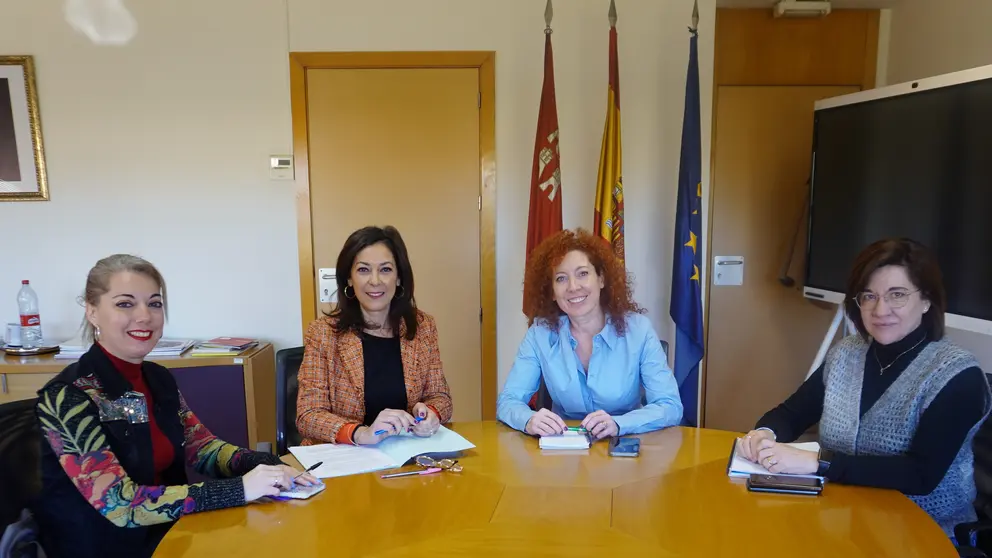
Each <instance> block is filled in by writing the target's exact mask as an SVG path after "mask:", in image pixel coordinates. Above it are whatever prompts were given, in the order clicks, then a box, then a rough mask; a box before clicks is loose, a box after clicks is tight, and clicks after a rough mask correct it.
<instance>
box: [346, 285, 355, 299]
mask: <svg viewBox="0 0 992 558" xmlns="http://www.w3.org/2000/svg"><path fill="white" fill-rule="evenodd" d="M348 287H351V294H348ZM344 296H345V297H347V298H355V287H352V286H351V285H345V286H344Z"/></svg>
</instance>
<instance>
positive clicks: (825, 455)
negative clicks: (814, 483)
mask: <svg viewBox="0 0 992 558" xmlns="http://www.w3.org/2000/svg"><path fill="white" fill-rule="evenodd" d="M833 459H834V452H832V451H830V450H828V449H824V448H822V447H821V448H820V451H819V452H817V454H816V460H817V461H818V462H819V464H820V466H819V467H817V468H816V474H817V475H818V476H821V477H822V476H823V475H826V474H827V469H829V468H830V462H831V461H833Z"/></svg>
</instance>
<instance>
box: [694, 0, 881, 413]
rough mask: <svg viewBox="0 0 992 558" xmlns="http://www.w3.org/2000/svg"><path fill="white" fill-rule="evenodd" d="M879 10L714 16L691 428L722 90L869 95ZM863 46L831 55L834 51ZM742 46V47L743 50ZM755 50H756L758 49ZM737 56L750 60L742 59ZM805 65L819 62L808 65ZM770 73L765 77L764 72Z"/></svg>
mask: <svg viewBox="0 0 992 558" xmlns="http://www.w3.org/2000/svg"><path fill="white" fill-rule="evenodd" d="M880 22H881V10H879V9H849V10H836V11H834V12H832V13H831V14H830V15H828V16H826V17H825V18H820V19H801V18H800V19H790V18H776V17H773V16H772V13H771V10H768V9H766V8H717V10H716V21H715V25H714V32H713V35H714V52H713V100H712V109H711V114H712V118H711V121H710V146H711V148H710V160H709V168H710V180H709V191H708V192H707V194H706V197H705V200H704V201H705V202H706V206H707V208H706V212H707V230H706V231H705V238H704V239H703V244H704V245H705V246H706V251H705V252H703V253H704V254H705V256H706V258H707V260H708V261H705V262H703V274H704V275H705V277H706V285H705V286H704V287H703V292H704V293H705V294H704V303H703V344H704V346H705V347H707V350H706V351H704V353H703V359H702V361H701V362H700V374H699V387H698V389H699V392H698V393H699V404H698V411H697V412H698V418H699V422H697V424H698V425H699V426H700V427H705V426H706V376H707V370H706V368H707V362H708V360H709V359H708V356H709V349H708V347H709V346H710V301H711V300H712V297H711V296H710V294H709V289H710V287H711V286H712V285H713V266H712V265H710V262H711V261H712V259H713V201H714V198H715V197H716V191H717V188H718V185H719V177H718V176H717V175H716V157H717V152H716V135H717V125H718V123H719V119H720V114H719V111H718V110H717V107H718V106H719V102H720V88H721V87H723V86H747V85H758V86H775V85H780V86H796V85H842V86H843V85H850V86H859V87H861V89H862V90H865V89H874V87H875V80H876V73H877V70H878V52H879V44H878V38H879V26H880ZM839 40H842V41H844V42H845V43H847V44H849V45H857V44H858V43H859V42H860V43H861V45H862V47H863V48H862V49H861V50H860V52H859V51H858V50H857V49H849V50H845V51H844V52H843V56H842V55H840V54H838V52H837V51H836V49H835V46H834V45H835V43H836V42H837V41H839ZM742 45H743V46H742ZM759 46H760V47H762V48H758V47H759ZM741 52H749V53H757V55H754V54H752V55H749V56H742V55H741V54H740V53H741ZM808 60H819V61H826V62H827V63H821V64H812V63H808ZM770 69H771V70H770Z"/></svg>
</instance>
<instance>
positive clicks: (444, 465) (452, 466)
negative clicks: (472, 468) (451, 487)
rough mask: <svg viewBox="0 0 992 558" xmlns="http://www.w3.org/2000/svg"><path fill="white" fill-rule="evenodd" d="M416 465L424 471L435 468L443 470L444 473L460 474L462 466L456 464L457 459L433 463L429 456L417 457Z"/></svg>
mask: <svg viewBox="0 0 992 558" xmlns="http://www.w3.org/2000/svg"><path fill="white" fill-rule="evenodd" d="M417 465H420V466H421V467H424V468H425V469H432V468H434V467H437V468H438V469H444V470H445V471H451V472H452V473H461V472H462V466H461V465H459V464H458V460H457V459H442V460H440V461H435V460H434V459H433V458H431V457H429V456H426V455H418V456H417Z"/></svg>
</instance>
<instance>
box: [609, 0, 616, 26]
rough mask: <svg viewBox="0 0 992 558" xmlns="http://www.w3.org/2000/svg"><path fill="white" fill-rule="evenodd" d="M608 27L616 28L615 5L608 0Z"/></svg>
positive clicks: (612, 1) (614, 0)
mask: <svg viewBox="0 0 992 558" xmlns="http://www.w3.org/2000/svg"><path fill="white" fill-rule="evenodd" d="M609 17H610V27H616V26H617V3H616V0H610V13H609Z"/></svg>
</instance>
